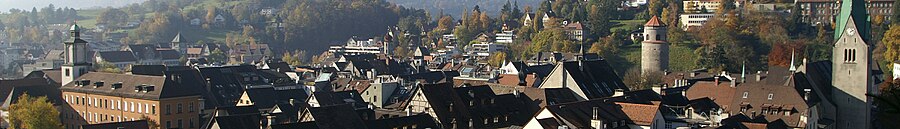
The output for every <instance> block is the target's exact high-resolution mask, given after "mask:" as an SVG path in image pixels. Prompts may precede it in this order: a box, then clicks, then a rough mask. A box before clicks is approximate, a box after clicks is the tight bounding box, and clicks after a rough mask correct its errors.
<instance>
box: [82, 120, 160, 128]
mask: <svg viewBox="0 0 900 129" xmlns="http://www.w3.org/2000/svg"><path fill="white" fill-rule="evenodd" d="M147 128H150V125H149V124H148V123H147V120H137V121H124V122H111V123H100V124H90V125H82V126H81V129H147Z"/></svg>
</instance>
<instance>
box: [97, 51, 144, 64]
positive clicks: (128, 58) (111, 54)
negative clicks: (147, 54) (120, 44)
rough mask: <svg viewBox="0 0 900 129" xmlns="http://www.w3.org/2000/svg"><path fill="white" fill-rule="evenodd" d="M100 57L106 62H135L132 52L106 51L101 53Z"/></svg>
mask: <svg viewBox="0 0 900 129" xmlns="http://www.w3.org/2000/svg"><path fill="white" fill-rule="evenodd" d="M100 57H101V58H103V61H106V62H113V63H115V62H135V61H137V58H134V54H132V53H131V51H105V52H100Z"/></svg>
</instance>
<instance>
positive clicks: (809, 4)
mask: <svg viewBox="0 0 900 129" xmlns="http://www.w3.org/2000/svg"><path fill="white" fill-rule="evenodd" d="M795 3H796V4H797V5H799V6H800V9H801V12H800V14H801V15H802V16H803V18H802V20H803V22H804V23H807V24H810V25H813V26H818V25H833V24H834V22H835V21H836V19H835V18H836V17H837V16H838V12H840V9H841V8H840V6H841V3H839V1H838V0H797V1H796V2H795ZM893 3H894V0H870V1H866V2H865V7H866V12H868V13H869V15H871V16H891V15H893V14H894V13H896V12H893V11H895V10H891V9H892V8H893V6H894V4H893ZM884 18H885V19H884V20H885V21H892V20H893V19H890V17H884Z"/></svg>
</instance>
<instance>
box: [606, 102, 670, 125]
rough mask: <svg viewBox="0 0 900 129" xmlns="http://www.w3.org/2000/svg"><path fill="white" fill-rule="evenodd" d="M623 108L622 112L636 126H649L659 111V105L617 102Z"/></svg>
mask: <svg viewBox="0 0 900 129" xmlns="http://www.w3.org/2000/svg"><path fill="white" fill-rule="evenodd" d="M616 104H618V105H619V106H621V107H622V112H624V113H625V115H627V116H628V119H631V121H632V122H634V124H637V125H646V126H649V125H650V124H652V123H653V119H654V118H655V117H656V113H657V112H658V111H659V109H660V108H659V104H634V103H622V102H616Z"/></svg>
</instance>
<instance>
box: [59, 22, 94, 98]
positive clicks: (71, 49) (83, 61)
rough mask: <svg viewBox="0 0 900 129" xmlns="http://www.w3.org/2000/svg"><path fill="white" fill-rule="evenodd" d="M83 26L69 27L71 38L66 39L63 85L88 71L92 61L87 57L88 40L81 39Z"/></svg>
mask: <svg viewBox="0 0 900 129" xmlns="http://www.w3.org/2000/svg"><path fill="white" fill-rule="evenodd" d="M80 31H81V28H79V27H78V25H77V24H75V25H72V27H71V28H69V35H70V36H71V38H69V39H68V40H66V41H64V43H63V44H64V45H65V62H64V64H63V66H62V85H66V84H68V83H70V82H72V81H74V80H75V79H77V78H78V77H80V76H81V75H83V74H85V73H87V72H88V70H89V69H90V68H91V63H90V62H88V60H87V59H88V58H89V57H87V55H88V54H87V53H88V50H87V41H84V40H81V32H80Z"/></svg>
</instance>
